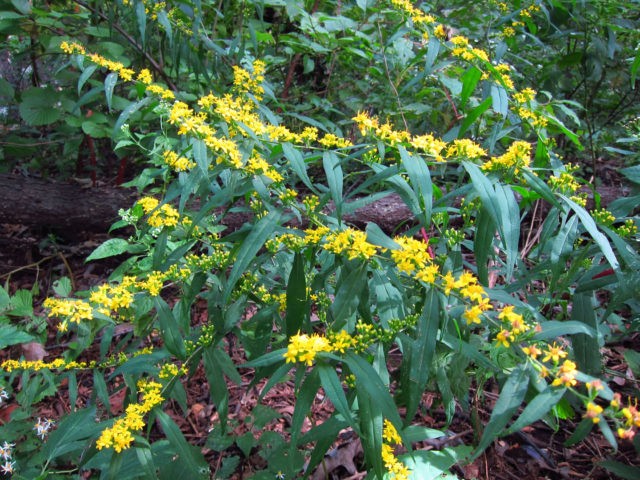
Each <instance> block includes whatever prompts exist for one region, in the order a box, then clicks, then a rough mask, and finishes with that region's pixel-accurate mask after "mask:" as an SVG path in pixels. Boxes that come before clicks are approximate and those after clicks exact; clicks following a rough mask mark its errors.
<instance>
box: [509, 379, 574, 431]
mask: <svg viewBox="0 0 640 480" xmlns="http://www.w3.org/2000/svg"><path fill="white" fill-rule="evenodd" d="M565 391H566V389H565V388H556V387H548V388H547V389H545V390H544V391H542V392H540V393H538V395H536V396H535V397H534V398H533V400H531V401H530V402H529V403H528V404H527V406H526V407H525V409H524V410H523V411H522V413H521V414H520V416H519V417H518V419H517V420H516V421H515V422H513V424H511V426H510V427H509V428H508V429H507V430H506V432H505V433H507V434H511V433H515V432H518V431H520V430H522V429H523V428H524V427H526V426H527V425H531V424H532V423H533V422H536V421H538V420H540V419H541V418H542V417H544V416H545V415H546V414H547V413H548V412H549V411H550V410H551V409H552V408H553V407H554V406H555V405H556V404H557V403H558V402H559V401H560V399H561V398H562V396H563V395H564V392H565Z"/></svg>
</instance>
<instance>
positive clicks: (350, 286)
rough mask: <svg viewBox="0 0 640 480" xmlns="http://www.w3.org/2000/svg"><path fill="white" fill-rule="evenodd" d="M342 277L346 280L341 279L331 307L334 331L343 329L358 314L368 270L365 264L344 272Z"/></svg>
mask: <svg viewBox="0 0 640 480" xmlns="http://www.w3.org/2000/svg"><path fill="white" fill-rule="evenodd" d="M345 268H346V267H345ZM342 275H343V276H344V278H342V277H341V279H340V282H339V283H338V285H337V287H336V288H337V291H336V295H335V298H334V300H333V303H332V305H331V307H330V308H331V310H330V313H331V317H332V319H333V323H332V328H333V329H334V330H339V329H341V328H342V327H343V326H344V325H345V324H346V323H347V321H348V320H349V318H350V317H351V316H352V315H353V314H354V313H355V312H356V309H357V308H358V304H359V303H360V296H361V295H362V292H363V290H364V289H365V288H366V287H367V268H366V265H365V264H364V263H360V264H359V265H358V266H357V267H356V268H353V269H352V270H350V271H343V274H342Z"/></svg>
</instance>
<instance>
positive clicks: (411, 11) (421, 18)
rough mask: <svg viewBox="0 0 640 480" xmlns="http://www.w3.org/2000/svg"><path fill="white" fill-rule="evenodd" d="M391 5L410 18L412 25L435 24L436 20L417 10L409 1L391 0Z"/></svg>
mask: <svg viewBox="0 0 640 480" xmlns="http://www.w3.org/2000/svg"><path fill="white" fill-rule="evenodd" d="M391 5H393V6H394V7H396V8H397V9H398V10H400V11H401V12H404V13H406V14H407V15H409V17H410V18H411V21H412V22H413V23H414V24H416V25H417V24H421V23H424V24H431V23H435V21H436V19H435V18H433V16H431V15H428V14H426V13H424V12H423V11H422V10H420V9H419V8H416V7H414V6H413V2H411V1H410V0H391Z"/></svg>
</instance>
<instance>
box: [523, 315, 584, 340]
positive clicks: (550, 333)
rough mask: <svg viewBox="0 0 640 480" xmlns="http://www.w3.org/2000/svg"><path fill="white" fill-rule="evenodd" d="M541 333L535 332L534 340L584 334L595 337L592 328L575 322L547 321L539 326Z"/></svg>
mask: <svg viewBox="0 0 640 480" xmlns="http://www.w3.org/2000/svg"><path fill="white" fill-rule="evenodd" d="M540 327H541V331H539V332H536V333H535V334H534V336H533V338H534V340H551V339H554V338H558V337H561V336H563V335H575V334H578V333H580V334H584V335H588V336H590V337H595V336H596V332H595V330H594V329H593V328H591V327H590V326H588V325H586V324H585V323H583V322H580V321H576V320H567V321H562V322H560V321H557V320H548V321H546V322H542V323H541V324H540Z"/></svg>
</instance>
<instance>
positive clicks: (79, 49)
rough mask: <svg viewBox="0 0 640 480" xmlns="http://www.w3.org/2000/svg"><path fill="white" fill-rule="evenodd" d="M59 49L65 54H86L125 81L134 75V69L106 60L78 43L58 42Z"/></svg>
mask: <svg viewBox="0 0 640 480" xmlns="http://www.w3.org/2000/svg"><path fill="white" fill-rule="evenodd" d="M60 49H61V50H62V51H63V52H64V53H66V54H69V55H71V54H76V53H77V54H79V55H84V56H86V57H87V58H88V59H89V60H91V61H92V62H93V63H95V64H96V65H98V66H99V67H104V68H106V69H107V70H109V71H111V72H115V73H117V74H118V75H120V76H121V77H122V79H123V80H125V81H127V82H128V81H130V80H132V79H133V76H134V75H135V73H136V72H135V71H134V70H132V69H130V68H125V66H124V65H123V64H122V63H120V62H115V61H113V60H108V59H106V58H104V57H103V56H102V55H98V54H97V53H87V52H86V50H85V48H84V47H83V46H82V45H80V44H78V43H69V42H62V43H61V44H60Z"/></svg>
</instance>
